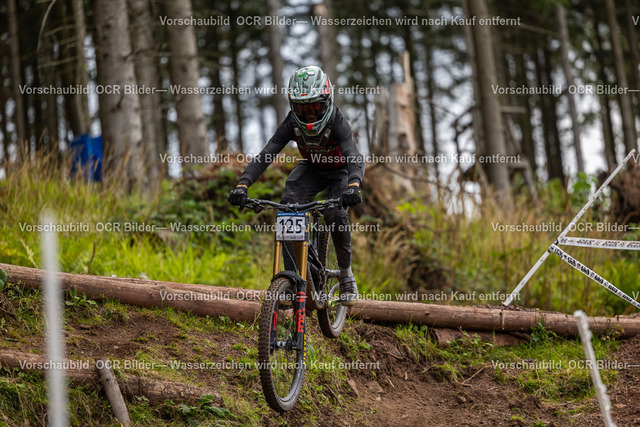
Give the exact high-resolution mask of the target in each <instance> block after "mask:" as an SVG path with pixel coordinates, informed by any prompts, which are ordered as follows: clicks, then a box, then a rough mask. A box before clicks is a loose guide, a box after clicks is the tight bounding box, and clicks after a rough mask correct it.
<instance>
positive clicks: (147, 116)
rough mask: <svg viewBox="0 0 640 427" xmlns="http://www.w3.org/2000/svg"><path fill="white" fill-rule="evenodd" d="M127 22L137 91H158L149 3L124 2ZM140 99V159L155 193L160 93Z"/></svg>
mask: <svg viewBox="0 0 640 427" xmlns="http://www.w3.org/2000/svg"><path fill="white" fill-rule="evenodd" d="M128 3H129V13H130V17H131V18H130V19H131V45H132V47H133V51H134V65H135V73H136V80H137V83H138V86H139V87H142V88H150V89H152V88H159V87H161V86H160V77H159V75H158V64H157V61H156V52H155V43H154V34H153V20H152V18H151V5H150V3H149V0H128ZM139 97H140V116H141V119H142V141H143V144H142V147H143V153H142V157H143V158H144V159H145V165H146V167H147V169H146V171H145V173H146V174H147V178H148V182H149V185H150V186H151V187H152V189H154V190H157V189H158V188H159V186H160V183H161V182H162V176H163V173H162V169H163V168H162V165H161V164H160V155H161V154H162V153H163V152H164V149H163V144H162V141H164V140H165V139H166V138H165V135H164V127H163V126H162V97H161V96H160V93H158V92H156V91H153V93H150V94H147V93H143V94H140V95H139Z"/></svg>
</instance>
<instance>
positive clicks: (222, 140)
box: [209, 63, 229, 153]
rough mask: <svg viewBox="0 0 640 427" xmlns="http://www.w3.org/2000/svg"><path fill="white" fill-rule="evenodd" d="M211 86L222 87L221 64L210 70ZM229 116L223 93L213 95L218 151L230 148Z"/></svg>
mask: <svg viewBox="0 0 640 427" xmlns="http://www.w3.org/2000/svg"><path fill="white" fill-rule="evenodd" d="M209 77H210V79H211V86H213V87H221V86H222V82H221V81H220V64H219V63H217V64H215V65H213V66H212V67H211V69H210V71H209ZM226 126H227V118H226V115H225V111H224V104H223V95H222V94H214V95H213V130H214V131H215V133H216V153H226V152H227V150H228V149H229V141H228V140H227V131H226Z"/></svg>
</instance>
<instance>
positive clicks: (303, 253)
mask: <svg viewBox="0 0 640 427" xmlns="http://www.w3.org/2000/svg"><path fill="white" fill-rule="evenodd" d="M293 246H294V253H295V256H296V260H297V265H298V266H299V267H298V268H299V271H298V274H299V275H300V277H302V281H301V282H299V283H298V284H297V289H296V304H295V313H296V315H295V320H296V329H295V330H296V332H295V338H294V340H293V342H294V346H295V348H296V349H298V350H302V351H303V362H305V363H306V358H307V334H306V331H307V326H306V299H307V298H308V296H307V295H306V292H307V289H306V282H307V280H308V277H307V271H308V264H307V261H308V257H309V242H307V241H303V242H296V243H294V245H293Z"/></svg>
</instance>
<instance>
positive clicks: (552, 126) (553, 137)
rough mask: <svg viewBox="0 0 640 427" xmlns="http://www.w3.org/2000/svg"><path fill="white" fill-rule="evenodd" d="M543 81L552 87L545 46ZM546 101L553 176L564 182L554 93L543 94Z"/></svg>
mask: <svg viewBox="0 0 640 427" xmlns="http://www.w3.org/2000/svg"><path fill="white" fill-rule="evenodd" d="M542 54H543V63H544V74H545V82H546V84H547V85H549V86H550V87H554V84H553V75H552V73H551V52H550V51H549V48H548V47H547V46H545V47H544V49H542ZM543 96H545V97H546V98H547V101H548V106H549V109H548V115H547V118H548V129H549V137H550V138H549V144H550V148H551V156H552V159H553V162H552V165H553V177H554V178H560V180H561V181H562V182H563V183H564V182H565V179H566V176H565V174H564V168H563V166H564V161H563V160H562V158H563V154H562V141H561V140H560V130H559V129H558V113H557V111H558V105H557V102H556V95H555V94H553V93H550V94H549V95H543Z"/></svg>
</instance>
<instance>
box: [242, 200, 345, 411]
mask: <svg viewBox="0 0 640 427" xmlns="http://www.w3.org/2000/svg"><path fill="white" fill-rule="evenodd" d="M338 206H339V199H330V200H324V201H316V202H311V203H306V204H282V203H275V202H271V201H269V200H259V199H249V200H248V201H247V205H246V207H247V208H249V209H252V210H253V211H254V212H256V213H258V212H260V211H262V210H264V209H270V208H271V209H278V213H277V215H276V224H275V225H276V230H275V247H274V256H273V274H274V276H273V278H272V279H271V285H270V286H269V290H268V291H267V293H266V296H265V299H264V302H263V304H262V309H261V312H260V328H259V332H258V369H259V370H260V382H261V383H262V390H263V392H264V396H265V399H266V400H267V403H268V404H269V406H270V407H271V408H273V409H274V410H276V411H279V412H286V411H289V410H291V409H293V407H294V406H295V404H296V401H297V400H298V397H299V396H300V391H301V390H302V384H303V382H304V374H305V369H306V359H307V319H308V316H307V315H306V311H307V310H310V311H311V310H316V311H317V313H318V322H319V324H320V329H321V330H322V333H323V334H324V335H325V336H326V337H328V338H337V337H338V336H340V333H341V332H342V328H343V327H344V322H345V318H346V315H347V308H346V307H344V306H342V304H340V299H339V293H340V283H339V275H340V270H339V269H337V268H336V269H329V268H327V265H328V261H329V260H330V259H331V261H330V263H332V265H333V263H335V261H334V260H335V251H334V250H333V248H330V246H331V247H332V246H333V245H332V242H331V233H330V230H329V229H328V227H326V225H325V224H321V221H320V219H321V217H322V214H323V212H324V210H325V209H327V208H331V207H338ZM283 252H284V254H285V255H288V256H289V257H290V258H289V259H291V260H295V265H296V270H297V272H296V271H291V270H283V269H282V268H281V263H282V260H283Z"/></svg>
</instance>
